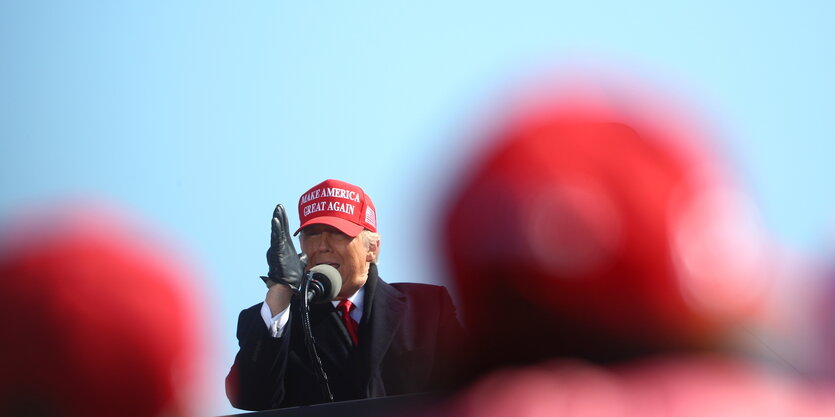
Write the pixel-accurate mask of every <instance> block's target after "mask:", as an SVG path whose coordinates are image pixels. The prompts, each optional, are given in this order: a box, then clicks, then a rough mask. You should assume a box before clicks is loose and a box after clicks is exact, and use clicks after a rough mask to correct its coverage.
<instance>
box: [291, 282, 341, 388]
mask: <svg viewBox="0 0 835 417" xmlns="http://www.w3.org/2000/svg"><path fill="white" fill-rule="evenodd" d="M312 279H313V273H312V272H308V273H307V274H305V276H304V279H303V280H302V285H301V289H300V290H299V295H300V296H301V299H302V328H303V329H304V343H305V345H306V346H307V353H308V355H309V356H310V362H311V365H313V371H314V372H315V373H316V379H317V380H318V381H319V387H320V388H321V389H322V395H323V396H324V397H325V401H327V402H331V403H332V402H333V394H332V393H331V387H330V386H329V385H328V374H326V373H325V368H324V367H323V366H322V359H321V358H319V354H318V353H317V352H316V341H315V340H314V339H313V330H312V329H311V328H310V299H309V298H308V296H307V292H308V290H309V289H310V281H311V280H312Z"/></svg>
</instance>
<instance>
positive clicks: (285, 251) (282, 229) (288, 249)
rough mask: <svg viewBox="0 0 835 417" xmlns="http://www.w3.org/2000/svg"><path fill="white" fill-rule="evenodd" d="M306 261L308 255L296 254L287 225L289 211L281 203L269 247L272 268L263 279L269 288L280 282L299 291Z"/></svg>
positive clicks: (274, 216) (274, 213)
mask: <svg viewBox="0 0 835 417" xmlns="http://www.w3.org/2000/svg"><path fill="white" fill-rule="evenodd" d="M306 263H307V256H306V255H304V254H296V248H295V247H294V246H293V239H292V238H291V237H290V228H289V227H288V225H287V213H286V212H285V210H284V206H283V205H281V204H279V205H277V206H275V211H273V221H272V233H271V235H270V248H269V249H267V264H268V265H269V266H270V270H269V272H267V276H262V277H261V279H262V280H264V283H265V284H267V288H269V287H272V286H273V285H275V284H277V283H278V284H284V285H287V286H289V287H290V288H292V289H293V291H294V292H298V291H299V287H300V286H301V283H302V278H303V277H304V266H305V264H306Z"/></svg>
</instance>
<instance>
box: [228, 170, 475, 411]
mask: <svg viewBox="0 0 835 417" xmlns="http://www.w3.org/2000/svg"><path fill="white" fill-rule="evenodd" d="M299 218H300V222H301V226H300V227H299V229H298V230H297V231H296V233H297V234H298V233H301V236H300V238H299V240H300V242H301V249H302V253H303V255H301V256H298V255H297V254H296V251H295V248H294V247H293V243H292V240H291V238H290V234H289V228H288V225H287V216H286V214H285V212H284V207H283V206H281V205H278V206H277V207H276V209H275V212H274V213H273V222H272V239H271V245H270V248H269V249H268V250H267V262H268V264H269V266H270V270H269V273H268V275H267V276H266V277H262V279H264V281H265V283H266V284H267V287H268V290H267V296H266V300H265V301H264V302H263V303H259V304H256V305H254V306H252V307H250V308H248V309H246V310H244V311H242V312H241V314H240V317H239V319H238V331H237V337H238V343H239V346H240V351H239V352H238V354H237V356H236V357H235V363H234V364H233V365H232V369H231V370H230V372H229V375H228V376H227V377H226V391H227V396H228V397H229V400H230V401H231V403H232V405H233V406H235V407H237V408H242V409H247V410H266V409H272V408H279V407H290V406H297V405H305V404H315V403H320V402H325V401H327V400H326V399H325V397H324V395H323V393H322V391H321V390H320V384H319V382H318V379H317V376H316V373H315V371H314V365H313V364H312V361H311V359H310V357H309V356H308V351H307V349H306V346H305V340H304V335H303V328H302V320H301V315H302V312H301V309H300V305H301V299H300V295H299V294H298V289H299V287H300V285H301V281H302V278H303V275H304V271H306V270H308V269H310V268H311V267H313V266H316V265H322V264H327V265H330V266H332V267H334V268H336V269H337V270H338V271H339V273H340V275H341V276H342V281H343V283H342V288H341V290H340V292H339V294H338V295H337V297H336V300H334V301H332V302H326V303H322V304H315V305H313V306H311V309H310V324H311V328H312V332H313V336H314V338H315V340H316V349H317V351H318V353H319V356H320V357H321V361H322V367H323V369H324V371H325V373H326V374H327V378H328V381H329V386H330V390H331V392H332V393H333V397H334V400H336V401H340V400H351V399H360V398H371V397H381V396H386V395H394V394H406V393H416V392H426V391H436V390H441V389H444V388H448V387H449V384H450V383H451V381H455V375H454V372H452V371H453V370H454V369H455V366H454V365H455V364H454V360H455V356H456V352H458V351H459V349H460V345H461V343H460V340H461V335H462V329H461V325H460V324H459V322H458V319H457V318H456V315H455V307H454V306H453V304H452V300H451V298H450V296H449V293H448V292H447V290H446V289H445V288H444V287H440V286H434V285H426V284H409V283H395V284H388V283H386V282H385V281H383V280H382V279H381V278H380V277H379V275H378V274H377V265H376V262H377V258H378V255H379V250H380V236H379V234H378V233H377V222H376V210H375V208H374V205H373V203H372V202H371V198H370V197H369V196H368V195H366V194H365V193H364V192H363V190H362V189H361V188H360V187H357V186H355V185H352V184H348V183H346V182H342V181H337V180H326V181H324V182H322V183H320V184H318V185H316V186H314V187H313V188H311V189H310V190H309V191H308V192H306V193H304V194H303V195H302V196H301V198H300V199H299Z"/></svg>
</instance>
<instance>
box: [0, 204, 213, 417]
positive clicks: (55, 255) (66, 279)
mask: <svg viewBox="0 0 835 417" xmlns="http://www.w3.org/2000/svg"><path fill="white" fill-rule="evenodd" d="M71 206H72V207H70V206H67V205H64V204H58V205H54V206H50V207H44V208H43V209H37V210H34V211H30V212H28V213H26V214H25V215H23V216H19V217H17V218H14V219H9V220H8V221H6V222H5V223H3V224H2V239H0V317H2V319H0V320H2V321H0V334H2V335H3V337H2V338H0V339H2V341H0V369H2V370H3V371H2V372H0V415H4V416H14V415H38V416H41V415H43V416H53V415H54V416H78V417H81V416H84V417H90V416H129V417H130V416H136V417H140V416H142V417H147V416H163V415H164V416H181V415H184V414H186V410H187V409H189V408H190V405H188V404H186V402H187V401H189V399H188V398H185V397H186V395H184V393H186V392H190V390H191V388H192V387H193V386H194V385H193V384H194V383H195V381H194V372H195V371H197V370H196V369H195V366H196V365H197V362H198V358H200V355H199V354H198V352H199V351H200V349H201V346H199V345H198V342H197V335H196V332H197V330H195V327H196V326H195V323H199V321H198V320H197V315H196V314H195V311H196V306H195V304H194V302H193V300H192V298H191V296H190V295H189V291H190V290H189V289H188V288H186V286H185V283H184V280H186V279H190V278H193V276H192V275H191V272H190V271H188V270H187V268H185V267H184V265H183V261H182V260H181V259H177V258H175V256H176V255H175V254H177V253H178V252H177V251H171V250H170V249H169V248H168V246H169V245H168V244H167V243H166V242H162V241H160V240H159V239H154V238H153V237H148V234H147V233H148V229H147V227H141V228H140V227H139V224H135V223H134V222H133V221H132V220H128V218H127V217H126V216H123V215H122V214H120V212H119V211H118V210H115V209H112V208H110V207H104V206H100V205H95V204H94V205H89V204H84V205H74V204H73V205H71Z"/></svg>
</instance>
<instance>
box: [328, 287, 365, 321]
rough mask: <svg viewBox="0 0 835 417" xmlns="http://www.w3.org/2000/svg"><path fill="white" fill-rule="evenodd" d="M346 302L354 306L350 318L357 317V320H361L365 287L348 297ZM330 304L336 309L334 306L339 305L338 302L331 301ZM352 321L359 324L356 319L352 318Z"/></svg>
mask: <svg viewBox="0 0 835 417" xmlns="http://www.w3.org/2000/svg"><path fill="white" fill-rule="evenodd" d="M348 301H350V302H351V304H353V305H355V306H356V308H355V309H353V310H352V311H351V317H354V316H359V318H362V306H363V304H364V301H365V286H362V287H360V289H359V291H357V292H355V293H354V295H352V296H350V297H348ZM331 304H333V307H334V308H336V306H337V305H339V300H332V301H331ZM354 320H356V321H357V323H359V319H358V318H357V317H354Z"/></svg>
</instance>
